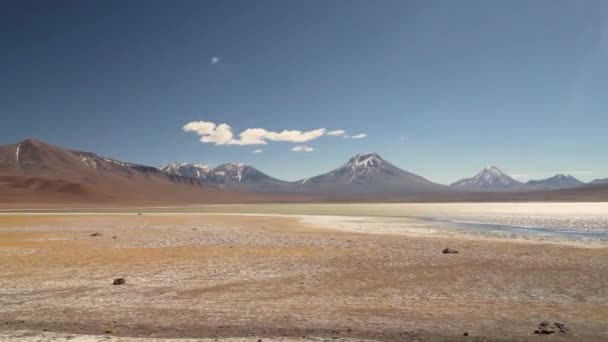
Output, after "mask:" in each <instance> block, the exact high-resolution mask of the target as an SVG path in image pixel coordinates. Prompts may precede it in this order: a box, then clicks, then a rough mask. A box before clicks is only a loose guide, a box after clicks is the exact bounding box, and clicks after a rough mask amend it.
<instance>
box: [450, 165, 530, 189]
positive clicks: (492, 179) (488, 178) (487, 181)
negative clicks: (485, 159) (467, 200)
mask: <svg viewBox="0 0 608 342" xmlns="http://www.w3.org/2000/svg"><path fill="white" fill-rule="evenodd" d="M451 186H453V187H456V188H460V189H466V190H523V189H525V188H526V185H525V184H524V183H522V182H520V181H518V180H515V179H513V178H511V177H510V176H508V175H506V174H505V173H503V172H502V171H500V169H498V168H497V167H495V166H488V167H486V168H484V169H483V170H481V172H479V173H478V174H476V175H475V176H473V177H471V178H465V179H461V180H459V181H457V182H454V183H452V184H451Z"/></svg>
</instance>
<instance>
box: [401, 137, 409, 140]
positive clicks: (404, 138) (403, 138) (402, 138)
mask: <svg viewBox="0 0 608 342" xmlns="http://www.w3.org/2000/svg"><path fill="white" fill-rule="evenodd" d="M399 140H407V138H406V137H399Z"/></svg>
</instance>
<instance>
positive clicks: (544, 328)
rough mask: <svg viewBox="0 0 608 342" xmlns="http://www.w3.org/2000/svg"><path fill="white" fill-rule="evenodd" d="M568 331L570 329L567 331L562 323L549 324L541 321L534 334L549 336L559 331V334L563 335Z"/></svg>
mask: <svg viewBox="0 0 608 342" xmlns="http://www.w3.org/2000/svg"><path fill="white" fill-rule="evenodd" d="M569 330H570V329H568V328H567V327H566V325H565V324H563V323H560V322H554V323H553V324H551V323H549V322H548V321H542V322H540V324H538V328H536V330H534V333H535V334H537V335H551V334H554V333H555V332H556V331H559V332H560V333H562V334H565V333H566V332H568V331H569Z"/></svg>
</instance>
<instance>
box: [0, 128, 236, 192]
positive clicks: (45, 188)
mask: <svg viewBox="0 0 608 342" xmlns="http://www.w3.org/2000/svg"><path fill="white" fill-rule="evenodd" d="M0 177H1V178H0V193H2V195H3V196H0V201H2V200H4V201H10V200H12V201H17V200H19V201H22V202H30V203H35V202H37V201H41V200H42V201H49V200H51V199H52V200H53V201H58V202H62V201H64V202H65V201H70V202H80V201H85V202H99V203H107V202H113V203H135V202H136V203H175V202H183V203H186V202H188V203H191V202H211V201H214V202H217V201H220V202H221V201H228V202H230V201H240V200H241V199H242V198H243V197H242V196H241V197H239V196H235V194H233V193H228V192H222V191H219V190H217V189H214V188H212V187H209V186H207V185H206V184H204V183H202V182H200V181H198V180H195V179H192V178H188V177H182V176H178V175H174V174H170V173H167V172H163V171H161V170H159V169H157V168H155V167H150V166H145V165H139V164H131V163H125V162H122V161H118V160H115V159H111V158H105V157H101V156H98V155H96V154H94V153H90V152H82V151H71V150H65V149H62V148H60V147H58V146H54V145H51V144H47V143H44V142H41V141H37V140H32V139H27V140H24V141H22V142H20V143H18V144H11V145H3V146H0Z"/></svg>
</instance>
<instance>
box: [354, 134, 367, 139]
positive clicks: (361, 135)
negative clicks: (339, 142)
mask: <svg viewBox="0 0 608 342" xmlns="http://www.w3.org/2000/svg"><path fill="white" fill-rule="evenodd" d="M365 137H367V134H365V133H360V134H356V135H353V136H351V137H350V138H351V139H363V138H365Z"/></svg>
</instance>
